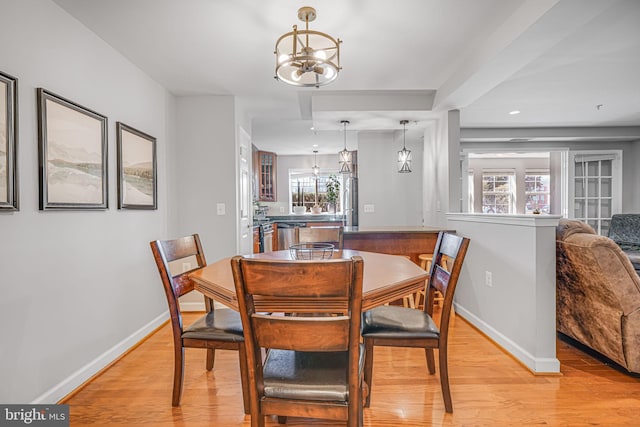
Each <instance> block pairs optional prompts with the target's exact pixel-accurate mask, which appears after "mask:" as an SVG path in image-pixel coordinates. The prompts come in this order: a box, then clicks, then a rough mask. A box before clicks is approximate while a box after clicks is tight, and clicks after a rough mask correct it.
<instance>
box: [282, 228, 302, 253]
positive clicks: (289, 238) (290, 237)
mask: <svg viewBox="0 0 640 427" xmlns="http://www.w3.org/2000/svg"><path fill="white" fill-rule="evenodd" d="M306 226H307V224H306V223H304V222H279V223H278V250H283V249H289V246H291V245H295V244H296V243H298V228H300V227H306Z"/></svg>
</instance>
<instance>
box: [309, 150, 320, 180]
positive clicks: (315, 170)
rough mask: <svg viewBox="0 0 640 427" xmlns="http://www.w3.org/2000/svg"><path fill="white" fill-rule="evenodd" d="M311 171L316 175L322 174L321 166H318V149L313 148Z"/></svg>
mask: <svg viewBox="0 0 640 427" xmlns="http://www.w3.org/2000/svg"><path fill="white" fill-rule="evenodd" d="M311 171H312V172H313V175H315V176H316V177H317V176H318V175H320V167H318V150H313V168H311Z"/></svg>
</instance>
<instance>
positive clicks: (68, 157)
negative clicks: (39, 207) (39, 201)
mask: <svg viewBox="0 0 640 427" xmlns="http://www.w3.org/2000/svg"><path fill="white" fill-rule="evenodd" d="M45 102H46V122H47V143H46V156H47V168H46V170H47V202H48V203H53V204H78V203H79V204H95V205H100V204H103V203H104V198H103V196H104V193H103V179H104V170H103V168H104V165H103V162H102V159H103V144H102V133H103V129H102V123H101V122H100V121H98V120H96V119H95V118H93V117H90V116H87V115H86V114H83V113H81V112H79V111H76V110H74V109H70V108H68V107H66V106H64V105H62V104H60V103H58V102H55V101H53V100H51V99H47V100H46V101H45Z"/></svg>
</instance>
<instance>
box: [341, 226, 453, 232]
mask: <svg viewBox="0 0 640 427" xmlns="http://www.w3.org/2000/svg"><path fill="white" fill-rule="evenodd" d="M440 230H441V229H440V228H436V227H420V226H403V225H387V226H372V227H366V226H365V227H357V226H356V227H344V234H367V233H368V234H380V233H435V234H438V232H439V231H440Z"/></svg>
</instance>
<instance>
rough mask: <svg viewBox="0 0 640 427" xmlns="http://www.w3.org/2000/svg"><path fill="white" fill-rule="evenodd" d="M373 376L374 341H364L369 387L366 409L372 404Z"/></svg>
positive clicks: (366, 379) (365, 371) (365, 380)
mask: <svg viewBox="0 0 640 427" xmlns="http://www.w3.org/2000/svg"><path fill="white" fill-rule="evenodd" d="M372 376H373V340H372V339H367V338H365V339H364V382H365V383H367V385H368V386H369V394H367V399H366V400H365V403H364V407H365V408H368V407H369V405H370V404H371V390H372V389H373V384H372V381H371V377H372Z"/></svg>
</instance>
